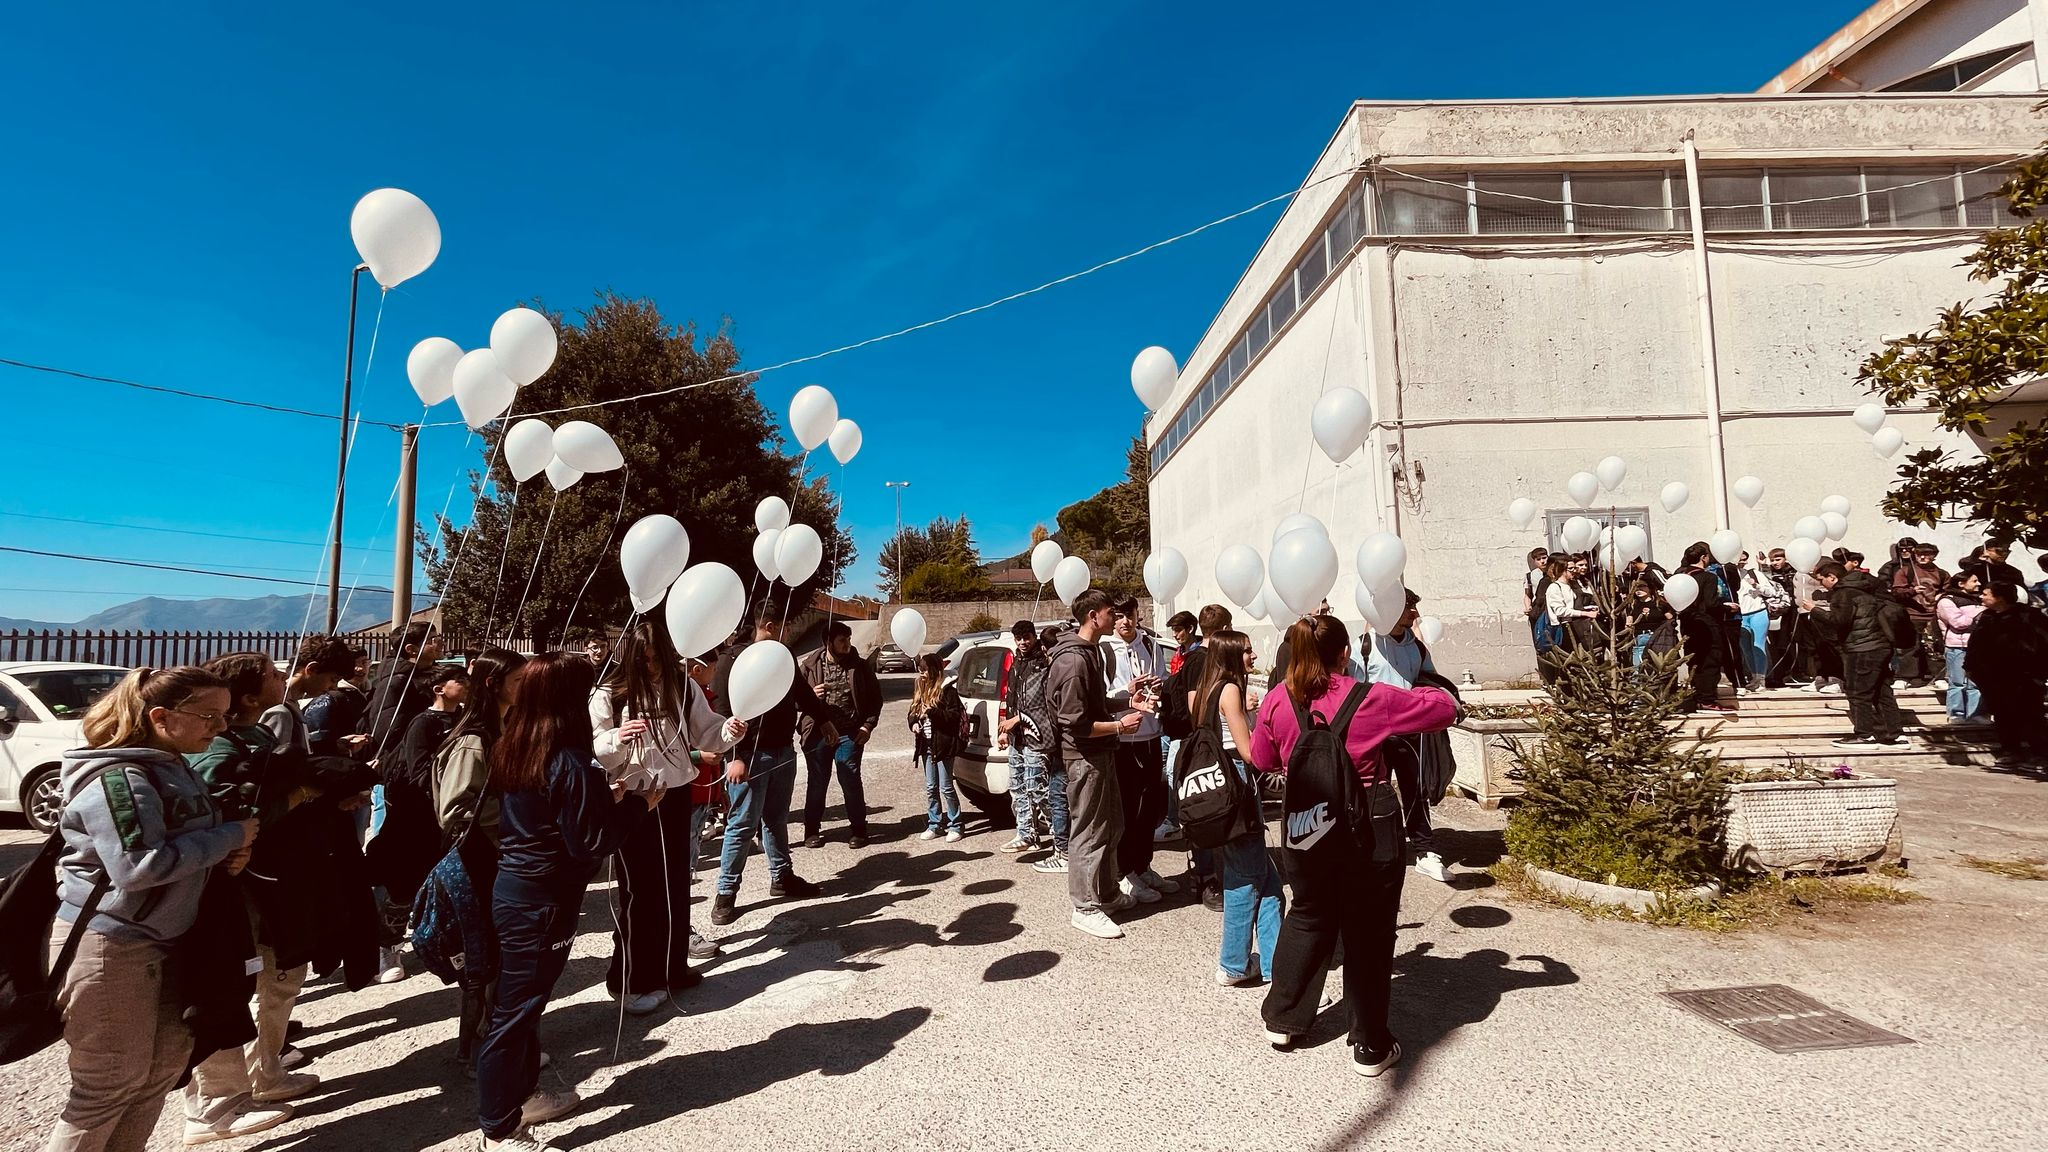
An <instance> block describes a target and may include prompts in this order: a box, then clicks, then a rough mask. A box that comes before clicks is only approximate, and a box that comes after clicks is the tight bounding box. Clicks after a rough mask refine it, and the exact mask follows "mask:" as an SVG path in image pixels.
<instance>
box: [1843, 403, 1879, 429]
mask: <svg viewBox="0 0 2048 1152" xmlns="http://www.w3.org/2000/svg"><path fill="white" fill-rule="evenodd" d="M1850 419H1852V420H1854V421H1856V426H1857V427H1858V428H1861V429H1863V430H1864V431H1865V432H1869V433H1871V434H1872V435H1875V434H1876V433H1877V430H1878V429H1879V428H1882V427H1884V421H1885V411H1884V405H1882V404H1879V403H1878V402H1877V401H1875V400H1866V401H1864V402H1863V403H1861V404H1858V405H1857V406H1856V411H1855V412H1854V413H1853V414H1852V415H1851V416H1850Z"/></svg>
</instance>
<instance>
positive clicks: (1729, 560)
mask: <svg viewBox="0 0 2048 1152" xmlns="http://www.w3.org/2000/svg"><path fill="white" fill-rule="evenodd" d="M1707 551H1709V552H1712V553H1713V554H1714V559H1716V560H1719V561H1720V562H1721V563H1723V564H1733V563H1735V558H1736V557H1737V556H1740V555H1742V535H1741V534H1740V533H1738V532H1736V531H1735V530H1734V529H1732V528H1723V529H1721V530H1720V531H1719V532H1716V533H1714V534H1713V535H1712V536H1709V537H1707Z"/></svg>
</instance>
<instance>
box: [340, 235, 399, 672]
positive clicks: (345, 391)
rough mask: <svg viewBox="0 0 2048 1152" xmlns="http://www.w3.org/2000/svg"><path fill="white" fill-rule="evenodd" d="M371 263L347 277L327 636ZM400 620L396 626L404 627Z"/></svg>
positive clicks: (346, 482) (356, 268)
mask: <svg viewBox="0 0 2048 1152" xmlns="http://www.w3.org/2000/svg"><path fill="white" fill-rule="evenodd" d="M369 270H370V266H369V265H368V264H358V265H356V267H355V271H353V272H350V273H349V274H348V352H347V355H346V358H345V359H344V360H343V361H342V364H341V451H340V454H339V455H340V459H338V460H336V461H335V465H334V539H333V540H332V541H331V542H330V544H329V547H330V549H331V552H330V553H329V555H328V557H327V634H328V635H329V636H332V635H334V631H335V628H336V626H337V625H338V624H339V623H340V620H341V512H342V504H343V502H344V500H345V498H346V493H347V491H348V406H349V401H350V396H349V393H350V392H351V391H352V390H353V388H354V385H355V371H356V287H357V285H359V284H361V283H362V279H363V273H365V272H368V271H369ZM403 623H404V622H403V621H398V622H396V623H395V624H394V627H397V626H402V625H403Z"/></svg>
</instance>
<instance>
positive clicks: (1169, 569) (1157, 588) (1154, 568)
mask: <svg viewBox="0 0 2048 1152" xmlns="http://www.w3.org/2000/svg"><path fill="white" fill-rule="evenodd" d="M1187 583H1188V560H1187V557H1185V556H1182V555H1181V554H1180V549H1178V548H1172V547H1168V548H1161V549H1159V550H1157V551H1155V552H1153V553H1152V555H1150V556H1147V557H1146V558H1145V588H1146V590H1147V591H1149V592H1151V593H1152V599H1154V600H1156V601H1158V602H1160V603H1161V604H1164V603H1167V602H1168V601H1170V600H1172V599H1173V598H1174V597H1175V596H1178V595H1180V590H1181V589H1182V588H1185V587H1187Z"/></svg>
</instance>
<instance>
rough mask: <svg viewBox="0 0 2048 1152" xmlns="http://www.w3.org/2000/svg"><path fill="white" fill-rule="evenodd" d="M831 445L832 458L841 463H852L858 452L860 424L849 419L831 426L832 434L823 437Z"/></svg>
mask: <svg viewBox="0 0 2048 1152" xmlns="http://www.w3.org/2000/svg"><path fill="white" fill-rule="evenodd" d="M825 440H826V442H827V443H829V444H830V445H831V446H832V458H833V459H834V460H837V461H839V462H840V463H841V464H851V463H853V458H854V457H855V456H857V455H859V454H860V425H858V424H855V423H854V422H853V421H851V420H841V421H840V422H839V423H837V424H834V425H833V426H832V435H830V436H827V437H826V438H825Z"/></svg>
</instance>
